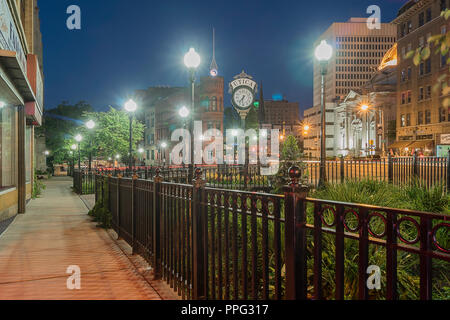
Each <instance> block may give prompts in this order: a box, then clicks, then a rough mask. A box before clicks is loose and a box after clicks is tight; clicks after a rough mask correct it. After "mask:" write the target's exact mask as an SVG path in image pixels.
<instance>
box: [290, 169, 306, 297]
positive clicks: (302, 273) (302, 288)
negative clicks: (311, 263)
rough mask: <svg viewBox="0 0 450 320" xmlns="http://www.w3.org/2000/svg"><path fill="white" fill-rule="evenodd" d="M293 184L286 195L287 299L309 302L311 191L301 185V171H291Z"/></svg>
mask: <svg viewBox="0 0 450 320" xmlns="http://www.w3.org/2000/svg"><path fill="white" fill-rule="evenodd" d="M289 176H290V178H291V183H290V184H289V185H288V186H286V187H284V193H285V204H284V205H285V216H286V222H285V246H286V299H288V300H306V297H307V264H306V201H305V200H306V197H307V195H308V191H309V190H308V188H307V187H305V186H302V185H299V184H298V181H299V179H300V177H301V171H300V169H299V168H298V167H292V168H290V169H289Z"/></svg>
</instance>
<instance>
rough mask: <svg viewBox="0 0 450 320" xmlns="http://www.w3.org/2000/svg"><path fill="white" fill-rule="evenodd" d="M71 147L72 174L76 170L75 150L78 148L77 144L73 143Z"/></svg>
mask: <svg viewBox="0 0 450 320" xmlns="http://www.w3.org/2000/svg"><path fill="white" fill-rule="evenodd" d="M70 149H72V176H73V173H74V171H75V151H76V150H77V145H76V144H73V145H72V146H71V147H70Z"/></svg>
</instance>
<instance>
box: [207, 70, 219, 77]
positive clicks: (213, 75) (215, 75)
mask: <svg viewBox="0 0 450 320" xmlns="http://www.w3.org/2000/svg"><path fill="white" fill-rule="evenodd" d="M209 74H210V75H211V77H217V76H218V75H219V72H218V71H217V70H216V69H211V71H210V72H209Z"/></svg>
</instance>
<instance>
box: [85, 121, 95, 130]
mask: <svg viewBox="0 0 450 320" xmlns="http://www.w3.org/2000/svg"><path fill="white" fill-rule="evenodd" d="M86 128H88V129H89V130H92V129H94V128H95V122H94V121H92V120H89V121H88V122H86Z"/></svg>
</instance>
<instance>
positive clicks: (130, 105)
mask: <svg viewBox="0 0 450 320" xmlns="http://www.w3.org/2000/svg"><path fill="white" fill-rule="evenodd" d="M124 108H125V110H126V111H127V112H135V111H136V110H137V104H136V102H134V100H133V99H130V100H128V101H127V102H125V105H124Z"/></svg>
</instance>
